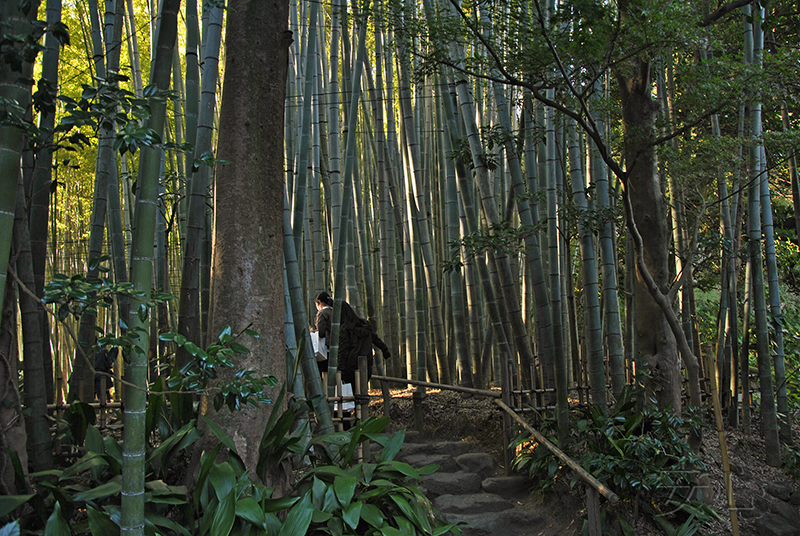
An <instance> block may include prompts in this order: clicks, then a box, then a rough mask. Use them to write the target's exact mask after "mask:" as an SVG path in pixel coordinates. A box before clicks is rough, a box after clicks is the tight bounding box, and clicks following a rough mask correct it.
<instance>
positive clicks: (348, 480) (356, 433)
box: [287, 417, 461, 536]
mask: <svg viewBox="0 0 800 536" xmlns="http://www.w3.org/2000/svg"><path fill="white" fill-rule="evenodd" d="M388 422H389V418H388V417H381V418H370V419H367V420H365V421H362V422H359V423H357V424H356V426H354V427H353V428H352V429H351V430H348V431H346V432H339V433H335V434H331V435H328V436H323V437H320V438H318V439H315V440H313V441H312V442H311V444H310V445H309V448H308V449H307V451H306V454H308V456H309V460H310V463H311V466H310V468H309V469H308V470H307V471H306V472H305V474H304V475H303V476H302V478H301V479H300V482H299V485H298V488H297V489H298V493H299V495H300V497H301V498H302V499H301V501H300V502H299V503H298V504H297V505H296V506H295V508H294V509H293V512H294V510H295V509H303V510H305V511H307V512H308V513H307V514H306V515H307V516H309V518H310V521H309V526H308V530H309V533H310V534H331V535H341V534H359V535H369V536H373V535H374V536H377V535H382V536H416V535H432V536H438V535H441V534H445V533H448V532H452V533H454V534H461V532H460V530H459V529H458V527H456V526H455V525H450V524H446V523H444V522H443V521H441V520H440V519H438V518H437V517H436V516H435V515H434V514H433V512H432V509H431V504H430V501H429V500H428V499H427V497H425V495H423V493H422V492H421V491H420V490H419V488H418V487H417V486H416V481H417V480H419V478H420V477H421V476H422V475H425V474H429V473H432V472H433V471H435V470H436V469H437V467H436V466H433V465H429V466H426V467H423V468H421V469H419V470H416V469H414V468H413V467H411V466H410V465H408V464H406V463H403V462H399V461H396V460H395V459H394V457H395V456H396V455H397V453H398V452H399V451H400V447H401V446H402V445H403V439H404V437H405V432H402V431H401V432H397V433H395V434H394V435H392V436H391V437H387V436H386V435H384V434H383V433H382V432H383V430H384V428H385V427H386V425H387V424H388ZM368 440H372V441H374V442H376V443H377V444H378V445H379V446H380V447H381V451H380V454H379V456H378V459H377V460H376V461H375V462H367V461H364V462H356V460H355V456H354V455H355V453H356V449H357V448H358V446H359V445H360V444H363V443H365V442H366V441H368ZM287 519H288V518H287ZM297 534H302V532H300V533H297Z"/></svg>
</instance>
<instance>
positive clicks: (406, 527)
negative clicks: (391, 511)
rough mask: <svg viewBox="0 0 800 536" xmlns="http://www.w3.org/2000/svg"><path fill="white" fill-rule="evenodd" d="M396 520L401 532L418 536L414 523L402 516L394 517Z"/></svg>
mask: <svg viewBox="0 0 800 536" xmlns="http://www.w3.org/2000/svg"><path fill="white" fill-rule="evenodd" d="M394 520H395V521H397V527H398V528H399V529H400V532H402V533H403V534H416V533H417V531H416V530H415V529H414V523H412V522H411V521H410V520H408V519H407V518H405V517H402V516H394Z"/></svg>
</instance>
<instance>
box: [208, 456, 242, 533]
mask: <svg viewBox="0 0 800 536" xmlns="http://www.w3.org/2000/svg"><path fill="white" fill-rule="evenodd" d="M212 474H213V471H212ZM212 479H213V477H212ZM235 520H236V495H235V492H234V490H233V489H231V490H230V491H229V492H228V493H227V495H225V496H224V497H222V498H221V499H220V501H219V506H218V507H217V511H216V512H215V513H214V522H213V523H212V524H211V534H212V535H214V536H217V535H219V536H225V535H227V534H229V533H230V531H231V527H233V522H234V521H235Z"/></svg>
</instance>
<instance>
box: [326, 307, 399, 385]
mask: <svg viewBox="0 0 800 536" xmlns="http://www.w3.org/2000/svg"><path fill="white" fill-rule="evenodd" d="M314 302H315V304H316V306H317V318H316V322H315V323H316V326H315V328H314V329H316V331H317V332H318V334H319V338H320V339H323V338H324V339H325V342H326V344H327V346H328V348H330V344H328V340H329V339H330V334H331V326H332V325H333V299H332V298H331V297H330V296H329V295H328V293H327V292H325V291H322V292H320V293H319V294H317V296H316V298H314ZM373 345H375V346H377V347H378V349H379V350H380V351H381V353H382V354H383V358H384V359H389V358H390V357H391V355H392V354H391V352H390V351H389V347H388V346H387V345H386V343H385V342H383V340H381V338H380V337H378V334H377V333H375V330H374V329H373V327H372V324H371V323H370V322H369V320H366V319H364V318H360V317H359V316H358V315H357V314H356V312H355V311H354V310H353V308H352V307H350V304H349V303H347V302H342V314H341V319H340V328H339V367H338V368H339V370H341V371H342V382H344V383H351V384H352V383H355V371H356V370H357V369H358V357H359V356H362V355H363V356H366V358H367V366H368V371H367V375H368V377H371V376H372V364H373V351H372V346H373ZM317 365H318V366H319V370H320V372H327V371H328V360H327V359H326V360H324V361H318V362H317Z"/></svg>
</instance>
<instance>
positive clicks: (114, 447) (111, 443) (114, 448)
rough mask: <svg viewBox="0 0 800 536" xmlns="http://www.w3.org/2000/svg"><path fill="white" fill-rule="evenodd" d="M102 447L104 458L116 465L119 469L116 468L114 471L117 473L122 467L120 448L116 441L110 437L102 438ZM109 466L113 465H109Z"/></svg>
mask: <svg viewBox="0 0 800 536" xmlns="http://www.w3.org/2000/svg"><path fill="white" fill-rule="evenodd" d="M103 447H104V448H105V451H106V456H107V457H109V458H111V459H112V460H113V461H114V462H116V463H117V465H118V466H119V467H117V468H116V470H117V471H119V470H120V468H121V467H122V447H120V446H119V443H117V440H116V439H114V438H113V437H112V436H105V437H104V438H103ZM109 465H114V464H113V463H109Z"/></svg>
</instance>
